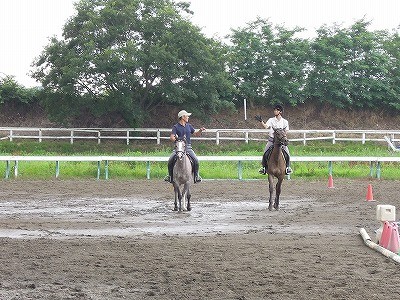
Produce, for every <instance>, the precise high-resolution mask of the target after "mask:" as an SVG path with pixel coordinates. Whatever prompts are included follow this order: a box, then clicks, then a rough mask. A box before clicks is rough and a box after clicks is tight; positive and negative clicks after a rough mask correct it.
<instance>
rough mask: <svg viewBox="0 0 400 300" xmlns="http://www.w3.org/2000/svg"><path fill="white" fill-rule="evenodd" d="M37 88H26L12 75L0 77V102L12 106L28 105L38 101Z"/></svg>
mask: <svg viewBox="0 0 400 300" xmlns="http://www.w3.org/2000/svg"><path fill="white" fill-rule="evenodd" d="M38 94H39V88H26V87H24V86H22V85H20V84H19V83H18V82H17V81H16V80H15V78H14V77H13V76H10V75H7V76H4V77H2V78H0V104H5V103H6V104H9V105H13V106H21V105H29V104H32V103H35V102H38V101H39V100H38V99H39V98H38Z"/></svg>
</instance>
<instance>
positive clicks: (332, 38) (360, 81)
mask: <svg viewBox="0 0 400 300" xmlns="http://www.w3.org/2000/svg"><path fill="white" fill-rule="evenodd" d="M369 25H370V23H369V22H367V21H365V20H359V21H357V22H355V23H354V24H353V25H351V26H350V27H349V28H341V27H339V26H337V25H334V26H332V27H327V26H322V27H321V28H320V29H318V30H317V34H318V36H317V38H316V39H315V40H314V41H313V43H312V46H311V49H312V54H311V56H310V62H311V68H310V72H309V76H308V80H307V85H306V92H307V95H308V97H309V98H310V100H311V101H315V102H320V103H328V104H330V105H333V106H336V107H340V108H343V107H349V108H351V107H377V106H382V103H384V102H385V99H387V98H388V97H389V95H390V93H391V89H392V88H391V80H390V72H391V71H390V70H391V68H392V63H391V60H390V56H389V55H388V53H387V52H386V51H384V49H383V44H384V42H385V40H387V39H386V33H385V32H371V31H368V26H369Z"/></svg>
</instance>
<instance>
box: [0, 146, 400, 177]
mask: <svg viewBox="0 0 400 300" xmlns="http://www.w3.org/2000/svg"><path fill="white" fill-rule="evenodd" d="M289 147H290V151H291V155H292V156H377V157H381V156H400V153H395V154H394V153H392V152H389V150H388V148H387V145H385V144H379V143H366V144H364V145H363V144H361V143H360V142H358V143H356V142H341V143H336V144H332V143H329V142H308V143H307V145H305V146H303V145H302V144H300V143H293V144H291V145H290V146H289ZM263 148H264V144H262V143H254V142H253V143H249V144H245V143H243V142H226V143H224V144H222V145H218V146H217V145H215V144H214V143H212V142H200V141H196V142H195V144H194V149H195V152H196V154H197V155H244V156H246V155H248V156H257V155H259V156H260V160H261V155H262V151H263ZM171 149H172V145H171V144H170V143H168V142H164V143H163V144H162V145H156V144H155V143H154V141H152V142H143V141H141V142H135V143H132V144H131V145H129V146H127V145H125V144H123V142H104V143H102V144H100V145H98V144H97V143H95V142H76V143H74V144H72V145H71V144H69V143H68V142H58V141H47V142H42V143H39V142H33V141H23V142H19V141H17V142H7V141H3V142H1V143H0V155H92V156H96V155H120V156H144V155H145V156H166V157H168V156H169V154H170V152H171ZM12 165H13V164H12ZM237 166H238V164H237V162H201V166H200V168H201V171H200V173H201V175H202V177H203V178H204V179H211V178H213V179H236V178H238V168H237ZM242 167H243V174H242V176H243V179H262V178H265V176H262V175H259V174H258V169H259V167H260V163H259V162H243V163H242ZM292 167H293V169H294V173H293V175H292V176H291V178H292V179H295V178H326V177H327V175H328V163H326V162H321V163H319V162H294V163H293V164H292ZM18 168H19V169H18V171H19V172H18V173H19V175H18V178H20V179H32V178H38V179H46V178H54V176H55V163H54V162H23V161H20V162H19V166H18ZM398 168H399V165H398V163H383V164H382V165H381V178H383V179H399V178H400V176H399V175H398ZM5 170H6V163H5V162H0V174H1V176H3V178H4V174H5ZM101 171H102V174H101V178H104V166H102V170H101ZM96 174H97V163H95V162H61V166H60V176H59V178H60V179H72V178H75V179H90V178H96ZM166 174H167V164H166V163H165V162H161V163H151V178H152V179H158V180H160V179H162V178H163V177H164V176H165V175H166ZM109 176H110V179H135V178H140V179H143V178H146V163H144V162H111V163H110V165H109ZM333 176H334V177H345V178H369V176H370V163H369V162H365V163H355V162H334V163H333Z"/></svg>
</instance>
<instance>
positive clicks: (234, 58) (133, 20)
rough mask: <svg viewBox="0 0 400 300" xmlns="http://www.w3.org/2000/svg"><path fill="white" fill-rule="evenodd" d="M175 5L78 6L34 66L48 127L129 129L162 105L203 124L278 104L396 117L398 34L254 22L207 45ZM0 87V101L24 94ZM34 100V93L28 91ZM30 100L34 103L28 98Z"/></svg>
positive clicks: (148, 1) (158, 0)
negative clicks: (95, 123) (115, 121)
mask: <svg viewBox="0 0 400 300" xmlns="http://www.w3.org/2000/svg"><path fill="white" fill-rule="evenodd" d="M191 15H192V12H191V11H190V5H189V4H188V3H185V2H176V1H174V0H80V1H79V2H77V3H76V14H75V15H74V16H72V17H71V18H70V19H69V20H68V21H67V23H66V24H65V26H64V30H63V38H62V39H60V40H59V39H57V38H55V37H54V38H52V39H51V40H50V41H49V44H48V45H47V47H46V48H45V49H44V50H43V52H42V54H41V55H40V57H38V58H37V60H36V61H35V62H34V65H35V71H34V72H33V73H32V75H33V77H34V78H36V79H37V80H38V81H39V82H41V84H42V87H43V90H42V91H41V95H40V99H41V103H42V105H43V106H44V107H45V108H46V109H47V112H48V114H49V117H50V118H51V119H52V120H53V121H57V122H59V123H61V122H68V120H72V119H73V118H75V117H84V118H87V117H89V116H97V117H103V116H107V115H110V114H111V115H112V114H114V115H115V114H117V115H119V116H121V117H122V118H123V119H124V120H125V121H126V122H127V124H130V125H131V126H139V125H140V126H141V125H143V124H144V121H145V118H146V116H147V114H148V113H149V112H151V111H157V110H158V109H159V108H160V107H165V106H166V105H170V106H176V107H179V108H182V107H184V108H185V109H188V110H189V109H190V110H192V111H194V112H196V115H198V116H207V115H210V113H213V112H217V111H220V110H222V109H234V107H235V106H236V107H239V106H241V105H243V99H247V101H248V102H249V103H250V105H253V104H255V105H271V104H273V103H276V102H280V103H283V104H285V105H291V106H296V105H298V104H300V103H310V104H315V105H319V104H322V105H325V104H327V105H330V106H333V107H339V108H344V107H347V108H366V109H374V108H378V107H379V108H381V109H386V110H388V111H392V112H398V111H399V110H400V101H399V100H400V50H399V49H400V38H399V32H398V30H395V29H394V30H393V31H392V32H389V31H370V30H368V28H369V26H370V25H371V24H370V22H368V21H366V20H364V19H361V20H358V21H356V22H355V23H354V24H352V25H351V26H349V27H343V26H339V25H337V24H334V25H332V26H327V25H324V26H322V27H321V28H319V29H318V30H317V31H316V34H317V35H316V37H315V38H313V39H307V38H301V37H300V36H301V34H302V31H303V29H301V28H294V29H287V28H285V27H283V26H274V25H273V24H271V23H270V22H269V21H268V20H264V19H257V20H255V21H253V22H249V23H248V24H247V25H246V26H245V27H243V28H237V29H232V32H231V34H230V35H229V36H228V37H227V40H224V41H222V40H217V39H215V38H207V37H205V35H203V34H202V33H201V31H200V29H199V28H198V27H197V26H195V25H193V24H192V23H191V20H190V16H191ZM26 92H31V91H28V90H24V89H23V88H21V87H20V86H18V85H15V84H13V82H10V81H4V80H3V81H2V82H0V97H1V98H0V101H1V102H5V101H19V102H22V103H29V102H30V101H32V99H33V98H32V95H30V94H29V93H28V95H27V94H26ZM36 93H37V91H36ZM35 95H37V94H35Z"/></svg>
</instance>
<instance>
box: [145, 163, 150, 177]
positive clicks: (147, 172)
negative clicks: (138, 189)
mask: <svg viewBox="0 0 400 300" xmlns="http://www.w3.org/2000/svg"><path fill="white" fill-rule="evenodd" d="M146 178H147V179H150V161H147V162H146Z"/></svg>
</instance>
